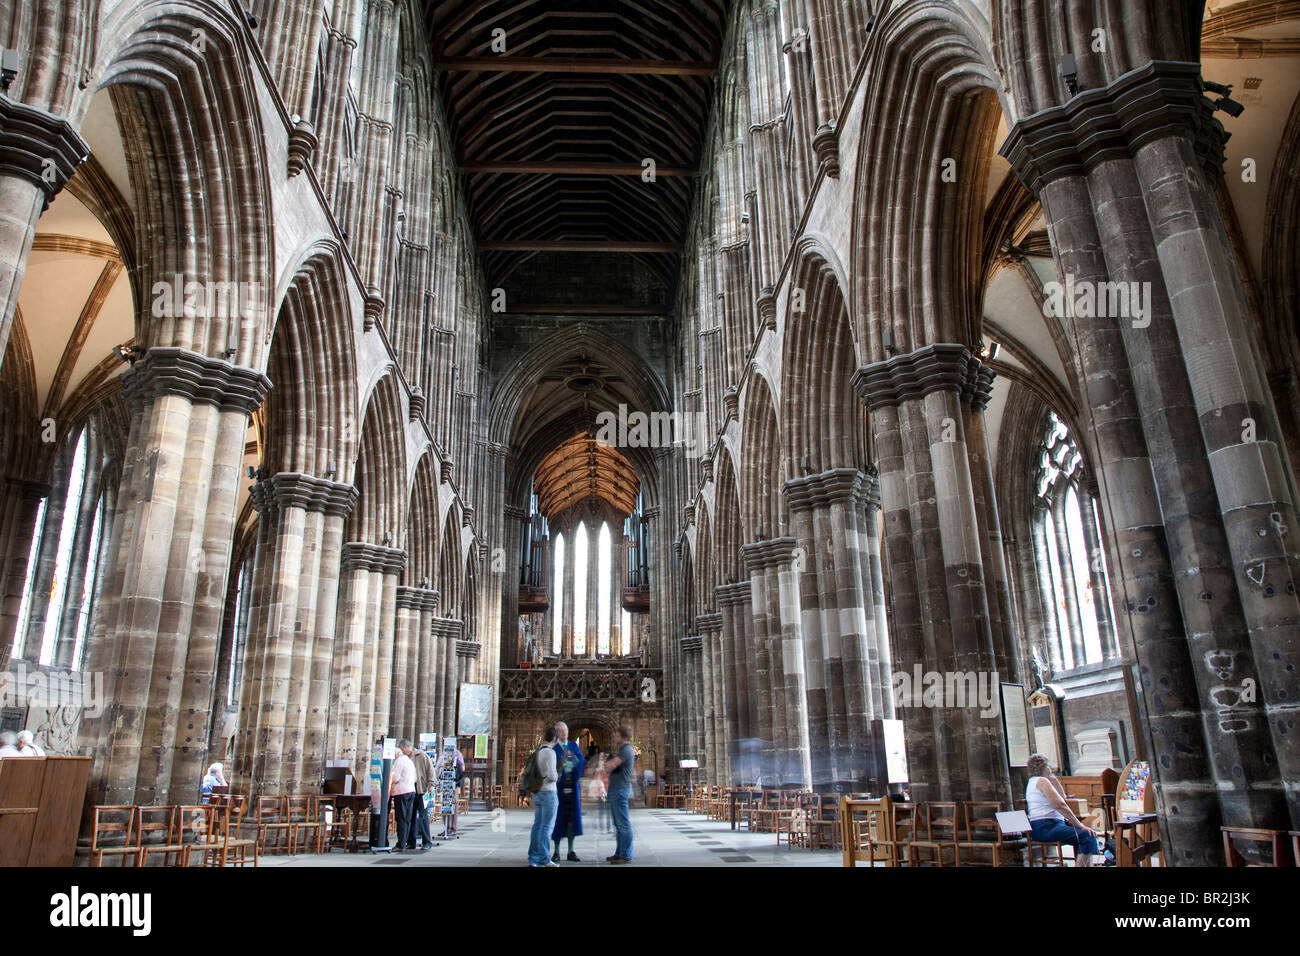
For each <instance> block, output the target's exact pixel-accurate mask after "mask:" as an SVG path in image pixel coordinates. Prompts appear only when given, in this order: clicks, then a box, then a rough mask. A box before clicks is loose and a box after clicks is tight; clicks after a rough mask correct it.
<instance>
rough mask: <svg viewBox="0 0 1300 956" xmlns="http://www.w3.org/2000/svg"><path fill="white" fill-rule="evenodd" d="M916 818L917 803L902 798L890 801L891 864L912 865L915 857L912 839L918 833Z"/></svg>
mask: <svg viewBox="0 0 1300 956" xmlns="http://www.w3.org/2000/svg"><path fill="white" fill-rule="evenodd" d="M916 818H917V813H916V804H914V803H906V802H903V801H901V800H890V801H889V841H890V857H891V859H892V861H893V862H891V863H890V864H889V865H890V866H903V865H904V864H907V865H908V866H910V865H911V864H912V861H913V859H915V858H914V857H913V856H912V840H913V839H914V838H915V837H916V833H917V830H916V827H917V819H916Z"/></svg>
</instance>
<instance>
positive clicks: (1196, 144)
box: [999, 60, 1226, 196]
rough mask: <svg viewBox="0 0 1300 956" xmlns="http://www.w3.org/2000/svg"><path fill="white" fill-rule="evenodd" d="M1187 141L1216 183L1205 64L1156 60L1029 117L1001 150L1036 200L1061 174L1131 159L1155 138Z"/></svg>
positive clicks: (1216, 136)
mask: <svg viewBox="0 0 1300 956" xmlns="http://www.w3.org/2000/svg"><path fill="white" fill-rule="evenodd" d="M1175 135H1176V136H1188V137H1189V138H1190V139H1191V143H1192V148H1193V149H1194V150H1195V152H1196V155H1197V156H1198V157H1199V158H1200V160H1201V165H1202V167H1203V168H1204V169H1205V171H1206V173H1207V174H1208V175H1209V176H1210V179H1211V181H1212V182H1213V181H1214V180H1217V179H1218V177H1219V176H1221V175H1222V174H1223V144H1224V140H1225V139H1226V136H1225V134H1224V130H1223V124H1222V123H1220V122H1219V121H1218V120H1217V119H1215V118H1214V107H1213V105H1212V104H1211V103H1210V101H1209V100H1207V99H1206V98H1205V96H1204V85H1203V82H1202V80H1201V65H1200V64H1199V63H1185V62H1181V61H1175V60H1152V61H1150V62H1148V63H1147V64H1146V65H1145V66H1141V67H1138V68H1137V69H1136V70H1130V71H1129V72H1128V73H1125V74H1124V75H1123V76H1119V77H1116V78H1115V79H1114V80H1112V81H1111V82H1110V83H1109V84H1107V85H1106V86H1102V87H1098V88H1096V89H1092V90H1084V91H1083V92H1081V93H1078V94H1077V95H1075V96H1073V97H1071V98H1070V99H1069V100H1068V101H1066V102H1065V103H1062V104H1061V105H1060V106H1053V107H1050V108H1049V109H1045V110H1040V111H1039V112H1037V113H1034V114H1032V115H1030V116H1026V117H1024V118H1023V119H1022V120H1020V122H1018V123H1016V125H1015V126H1014V127H1012V129H1011V132H1010V134H1009V135H1008V136H1007V139H1006V142H1004V143H1003V144H1002V148H1001V149H1000V150H999V152H1000V153H1001V155H1003V156H1005V157H1006V158H1007V160H1008V161H1009V162H1010V163H1011V168H1012V169H1013V170H1015V173H1016V175H1017V176H1018V177H1019V178H1020V181H1021V182H1022V183H1024V184H1025V186H1026V187H1027V188H1028V189H1029V191H1030V192H1032V193H1033V194H1034V195H1035V196H1037V195H1039V194H1040V192H1041V191H1042V189H1043V187H1044V186H1046V185H1047V184H1048V183H1049V182H1051V181H1052V180H1054V179H1057V178H1058V177H1060V176H1068V175H1081V174H1083V173H1086V172H1087V171H1088V170H1089V169H1091V168H1092V167H1093V166H1095V165H1096V164H1097V163H1100V162H1102V161H1103V160H1106V159H1113V158H1116V157H1125V156H1132V155H1133V154H1134V153H1135V152H1136V151H1137V149H1138V148H1139V147H1140V146H1142V144H1143V143H1146V142H1148V141H1150V140H1153V139H1159V138H1163V137H1166V136H1175Z"/></svg>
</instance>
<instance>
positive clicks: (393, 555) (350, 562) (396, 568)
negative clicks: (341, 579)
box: [340, 541, 406, 574]
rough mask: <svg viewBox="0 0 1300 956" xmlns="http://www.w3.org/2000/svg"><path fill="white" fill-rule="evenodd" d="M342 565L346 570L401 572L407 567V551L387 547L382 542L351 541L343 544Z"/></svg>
mask: <svg viewBox="0 0 1300 956" xmlns="http://www.w3.org/2000/svg"><path fill="white" fill-rule="evenodd" d="M340 566H341V568H342V569H343V570H344V571H355V570H363V571H379V572H380V573H382V574H400V573H401V572H402V569H403V568H405V567H406V552H405V551H401V550H398V549H397V548H386V547H384V546H383V545H382V544H370V543H369V542H366V541H349V542H347V543H346V544H344V545H343V552H342V558H341V560H340Z"/></svg>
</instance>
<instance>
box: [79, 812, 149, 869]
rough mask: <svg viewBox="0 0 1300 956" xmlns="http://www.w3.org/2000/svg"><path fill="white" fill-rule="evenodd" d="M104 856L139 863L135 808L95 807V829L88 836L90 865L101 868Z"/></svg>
mask: <svg viewBox="0 0 1300 956" xmlns="http://www.w3.org/2000/svg"><path fill="white" fill-rule="evenodd" d="M104 854H108V855H109V856H120V857H121V858H122V864H121V865H122V866H126V861H127V859H128V858H130V859H131V860H133V861H135V862H136V863H138V862H139V861H140V839H139V834H138V831H137V830H136V808H135V807H122V806H102V807H95V829H94V832H92V833H91V836H90V865H91V866H103V865H104Z"/></svg>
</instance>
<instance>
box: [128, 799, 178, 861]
mask: <svg viewBox="0 0 1300 956" xmlns="http://www.w3.org/2000/svg"><path fill="white" fill-rule="evenodd" d="M136 833H137V834H139V838H140V853H139V856H138V857H137V858H136V862H135V865H136V866H145V865H146V864H147V863H148V862H149V855H150V854H151V853H161V854H162V855H163V866H169V865H170V866H175V865H177V864H179V863H180V862H181V857H182V855H183V853H184V850H185V847H184V846H183V845H182V844H181V837H180V826H179V817H177V815H176V808H175V807H139V808H138V809H137V812H136Z"/></svg>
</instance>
